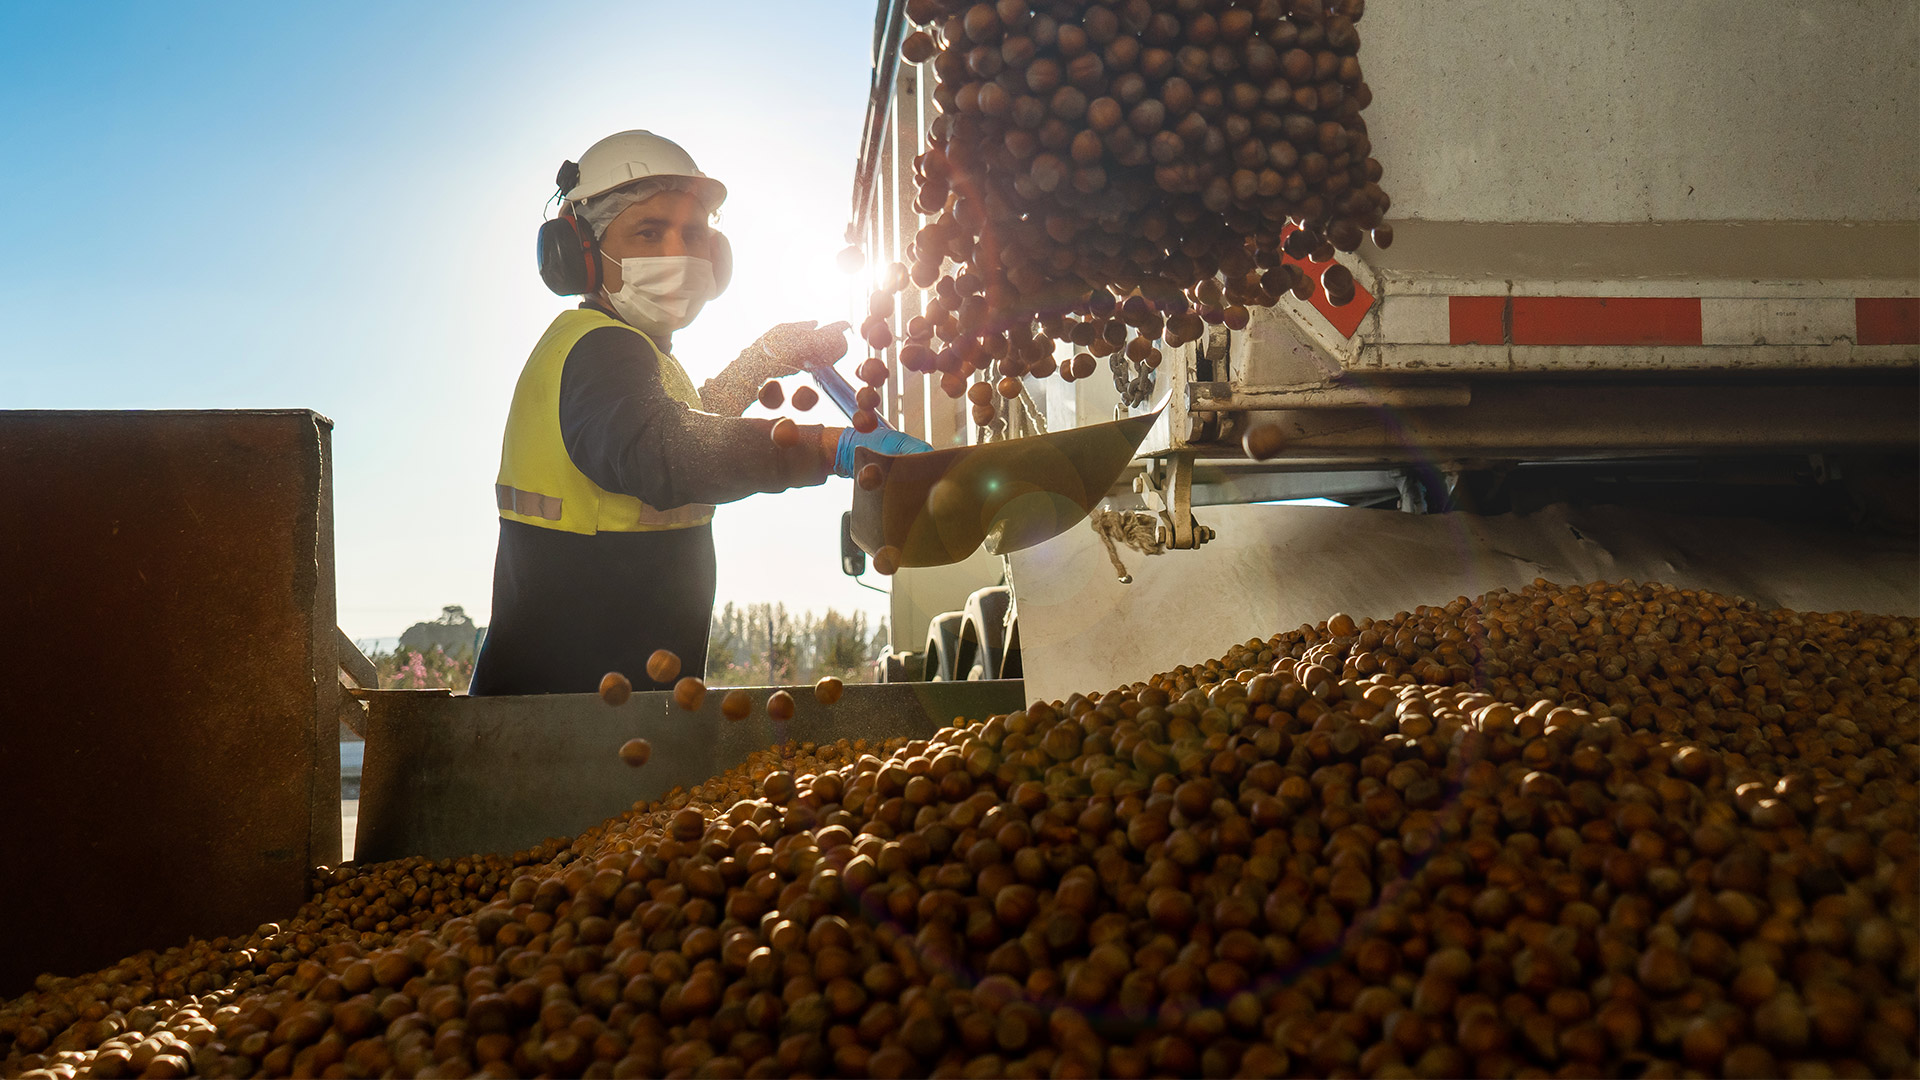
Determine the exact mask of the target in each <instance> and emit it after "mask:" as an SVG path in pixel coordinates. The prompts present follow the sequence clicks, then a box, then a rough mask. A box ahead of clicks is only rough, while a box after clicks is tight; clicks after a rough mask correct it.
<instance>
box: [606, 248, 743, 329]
mask: <svg viewBox="0 0 1920 1080" xmlns="http://www.w3.org/2000/svg"><path fill="white" fill-rule="evenodd" d="M601 257H602V258H604V259H606V260H607V261H608V262H613V261H614V259H613V257H612V256H610V255H607V254H606V253H605V252H602V253H601ZM619 263H620V291H619V292H617V293H612V292H607V290H606V288H605V286H602V287H601V290H600V291H601V293H602V294H603V295H605V296H606V298H607V301H608V302H609V303H611V304H612V305H613V310H614V311H616V312H619V314H620V317H621V318H622V319H625V320H626V321H627V323H628V324H629V325H631V326H636V327H638V328H640V329H641V330H646V331H650V332H653V333H662V334H670V333H672V332H673V331H675V330H678V329H680V328H681V327H683V326H685V325H687V324H688V323H690V322H692V321H693V320H694V316H696V315H699V314H700V309H701V308H702V307H704V306H706V303H707V301H709V300H711V299H713V296H714V294H715V293H716V292H718V291H719V290H718V289H717V288H716V287H715V285H714V280H713V263H711V262H709V261H707V260H706V259H701V258H697V257H695V256H692V255H655V256H648V257H645V258H634V259H621V260H619Z"/></svg>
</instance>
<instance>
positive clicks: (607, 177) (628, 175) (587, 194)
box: [561, 131, 727, 213]
mask: <svg viewBox="0 0 1920 1080" xmlns="http://www.w3.org/2000/svg"><path fill="white" fill-rule="evenodd" d="M569 172H577V176H575V177H574V178H573V179H574V183H573V185H572V186H571V187H568V188H567V189H566V190H565V191H564V192H563V193H562V197H563V198H565V199H566V201H567V202H568V203H569V204H571V205H575V206H578V205H579V204H580V203H582V202H584V201H586V200H587V199H591V198H593V197H594V196H595V195H603V194H605V193H607V192H609V191H612V190H613V189H615V188H617V187H620V186H622V185H625V184H630V183H632V182H634V181H635V180H645V179H647V178H648V177H669V176H671V177H679V178H681V179H684V180H687V181H690V182H691V183H692V185H693V195H694V197H695V198H697V199H699V200H700V202H701V203H702V204H703V205H705V206H706V208H707V210H708V212H709V213H711V212H712V211H714V210H717V209H719V208H720V204H721V203H722V202H725V201H726V198H727V186H726V185H725V184H722V183H721V182H720V181H718V180H715V179H713V178H712V177H710V176H708V175H707V174H706V173H703V172H701V171H700V167H699V166H697V165H695V164H694V163H693V157H692V156H691V155H690V154H688V153H687V152H686V151H685V150H682V149H681V148H680V144H679V143H676V142H674V141H672V140H671V139H663V138H661V137H660V136H658V135H655V134H654V133H653V132H651V131H622V132H619V133H618V134H614V135H609V136H607V137H606V138H604V139H601V140H600V141H599V142H597V143H594V144H593V145H592V146H589V147H587V152H586V153H584V154H581V155H580V163H579V165H578V166H577V168H576V169H572V170H570V169H568V168H567V167H566V166H562V167H561V176H562V177H563V178H564V177H566V176H567V175H568V173H569ZM562 186H565V180H564V179H563V180H562Z"/></svg>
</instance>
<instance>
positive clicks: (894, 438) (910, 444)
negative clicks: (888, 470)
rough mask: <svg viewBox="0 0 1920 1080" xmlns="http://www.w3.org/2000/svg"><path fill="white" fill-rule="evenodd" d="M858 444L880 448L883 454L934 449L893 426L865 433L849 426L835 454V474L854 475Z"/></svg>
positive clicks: (911, 452)
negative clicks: (854, 458)
mask: <svg viewBox="0 0 1920 1080" xmlns="http://www.w3.org/2000/svg"><path fill="white" fill-rule="evenodd" d="M856 446H864V447H866V448H867V449H869V450H878V451H879V452H880V453H882V454H924V453H926V452H927V451H929V450H931V449H933V447H931V446H928V445H927V444H926V443H923V442H921V441H920V440H919V439H916V438H914V437H913V436H911V435H909V434H907V433H906V432H904V431H895V430H893V429H892V428H875V429H874V430H872V431H870V432H868V433H866V434H865V435H862V434H860V433H859V432H858V431H855V430H854V429H852V428H847V429H845V430H844V431H842V432H840V445H839V447H838V448H837V449H835V451H834V454H833V474H834V475H835V476H852V475H853V448H854V447H856Z"/></svg>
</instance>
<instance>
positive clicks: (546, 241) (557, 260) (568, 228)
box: [534, 161, 600, 296]
mask: <svg viewBox="0 0 1920 1080" xmlns="http://www.w3.org/2000/svg"><path fill="white" fill-rule="evenodd" d="M553 182H554V183H555V184H557V185H559V188H560V190H559V192H558V194H556V196H555V197H556V198H560V197H563V196H565V195H566V193H567V192H569V191H572V190H573V189H574V188H575V187H576V186H578V185H579V183H580V166H579V165H578V164H576V163H574V162H571V161H563V162H561V163H560V171H559V173H558V174H557V175H555V176H554V178H553ZM534 258H535V259H536V260H537V261H538V263H539V266H540V280H541V281H544V282H546V283H547V288H549V289H552V290H553V291H554V292H555V293H558V294H559V295H561V296H578V295H580V294H582V293H590V292H594V291H596V290H598V289H599V288H600V252H599V245H597V244H595V243H594V242H593V233H592V232H591V231H590V230H589V229H588V228H587V227H586V225H584V224H583V223H581V221H580V219H578V218H576V217H574V216H573V211H572V210H571V209H568V208H567V207H566V205H565V204H564V203H562V204H561V210H560V216H559V217H556V218H553V219H551V220H548V221H543V222H541V223H540V237H539V240H538V241H537V243H536V245H535V248H534Z"/></svg>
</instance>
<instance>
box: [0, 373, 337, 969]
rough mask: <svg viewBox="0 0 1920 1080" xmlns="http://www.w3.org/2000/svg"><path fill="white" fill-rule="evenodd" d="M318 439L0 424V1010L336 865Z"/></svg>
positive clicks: (302, 890)
mask: <svg viewBox="0 0 1920 1080" xmlns="http://www.w3.org/2000/svg"><path fill="white" fill-rule="evenodd" d="M332 426H333V425H332V423H331V422H330V421H328V420H327V419H326V418H325V417H322V416H319V415H317V414H315V413H312V412H308V411H306V410H267V411H257V410H249V411H218V412H216V411H207V412H158V411H156V412H94V411H84V412H51V411H49V412H39V411H34V412H6V411H0V507H4V509H0V577H4V579H5V582H6V585H5V588H4V589H0V674H3V675H4V676H5V679H6V684H7V693H6V703H5V704H4V705H0V785H3V786H4V792H5V794H4V795H3V796H0V928H4V929H0V998H5V997H7V996H9V995H11V994H14V993H18V992H20V991H22V990H25V989H26V988H27V987H28V985H29V984H30V982H31V980H32V978H33V976H34V975H35V974H37V973H39V972H43V971H53V972H60V973H68V974H71V973H76V972H82V971H88V970H92V969H94V968H98V967H102V966H105V965H107V964H111V963H113V962H114V961H115V960H118V959H119V958H121V957H123V956H126V955H128V954H130V953H133V952H135V951H137V950H140V949H145V948H153V947H158V948H165V947H167V946H169V945H174V944H178V943H180V942H181V941H183V940H185V939H186V938H187V937H188V936H189V935H198V936H202V937H214V936H217V935H221V934H235V933H245V932H246V931H248V930H251V929H252V928H253V927H255V926H257V925H259V924H260V923H261V922H264V921H266V920H269V919H275V918H280V917H283V916H284V915H286V914H287V913H288V912H291V911H293V910H294V909H295V908H297V907H299V906H300V903H301V901H303V900H304V899H306V895H307V875H308V872H309V869H310V868H311V867H312V866H313V865H314V864H315V863H328V862H333V861H336V860H337V859H339V857H340V788H339V774H340V772H339V771H340V766H339V758H338V756H337V755H338V752H339V744H338V742H337V735H338V730H339V722H338V720H337V719H336V717H337V713H336V709H337V698H336V695H337V693H338V690H337V687H336V679H335V676H334V669H335V667H336V665H337V664H338V655H337V638H338V632H337V631H336V630H335V629H334V598H333V508H332V462H331V457H332V451H331V448H330V440H331V431H332Z"/></svg>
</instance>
